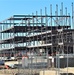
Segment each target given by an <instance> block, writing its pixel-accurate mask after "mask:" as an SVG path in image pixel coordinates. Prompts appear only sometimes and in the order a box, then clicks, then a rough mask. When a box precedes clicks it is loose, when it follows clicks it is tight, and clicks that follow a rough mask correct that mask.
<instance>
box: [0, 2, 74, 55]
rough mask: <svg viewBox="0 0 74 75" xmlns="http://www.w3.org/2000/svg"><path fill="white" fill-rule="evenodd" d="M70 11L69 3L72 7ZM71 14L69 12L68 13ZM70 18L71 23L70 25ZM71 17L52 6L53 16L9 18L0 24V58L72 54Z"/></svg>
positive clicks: (73, 37) (73, 51)
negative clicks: (27, 54) (25, 55)
mask: <svg viewBox="0 0 74 75" xmlns="http://www.w3.org/2000/svg"><path fill="white" fill-rule="evenodd" d="M72 9H73V4H72ZM72 13H73V10H72ZM71 19H72V23H71ZM73 20H74V19H73V14H72V17H71V15H70V14H69V13H68V12H67V8H65V13H63V3H62V4H61V9H60V12H58V5H56V11H55V15H53V13H52V5H50V14H47V8H46V7H45V14H42V9H41V10H40V14H38V12H37V11H36V14H34V13H32V15H13V16H12V17H10V18H8V19H6V20H4V21H2V22H0V56H15V55H18V54H22V55H23V54H24V53H27V52H33V53H34V54H40V55H56V53H60V54H62V53H63V54H67V53H68V54H69V53H74V44H73V43H74V42H73V41H74V29H73V28H72V25H73V23H74V22H73Z"/></svg>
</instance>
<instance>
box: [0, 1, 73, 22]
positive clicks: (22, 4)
mask: <svg viewBox="0 0 74 75" xmlns="http://www.w3.org/2000/svg"><path fill="white" fill-rule="evenodd" d="M61 2H63V5H64V7H68V11H69V12H70V11H71V5H72V4H71V3H72V2H74V0H0V21H2V20H4V19H6V18H8V17H10V16H12V15H14V14H32V13H36V11H38V13H40V9H42V10H43V11H44V8H45V7H47V10H48V11H47V12H48V13H50V11H49V10H50V4H52V6H53V11H54V10H55V8H56V7H55V6H56V4H58V5H59V9H60V6H61Z"/></svg>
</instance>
